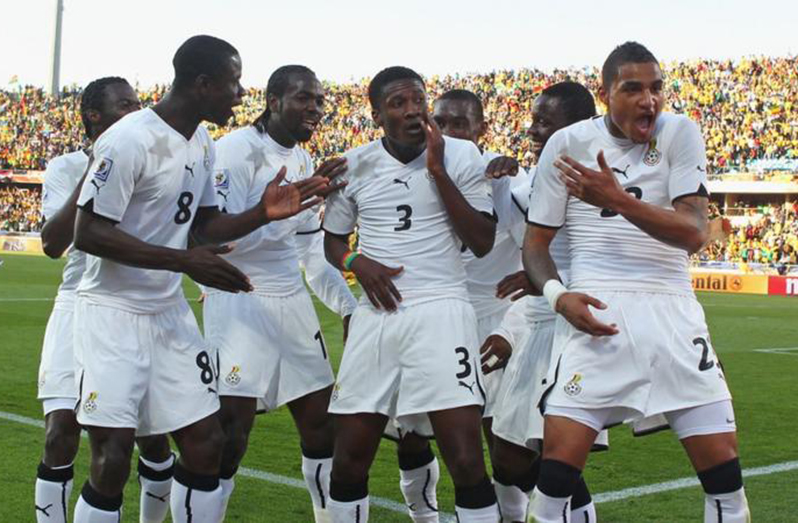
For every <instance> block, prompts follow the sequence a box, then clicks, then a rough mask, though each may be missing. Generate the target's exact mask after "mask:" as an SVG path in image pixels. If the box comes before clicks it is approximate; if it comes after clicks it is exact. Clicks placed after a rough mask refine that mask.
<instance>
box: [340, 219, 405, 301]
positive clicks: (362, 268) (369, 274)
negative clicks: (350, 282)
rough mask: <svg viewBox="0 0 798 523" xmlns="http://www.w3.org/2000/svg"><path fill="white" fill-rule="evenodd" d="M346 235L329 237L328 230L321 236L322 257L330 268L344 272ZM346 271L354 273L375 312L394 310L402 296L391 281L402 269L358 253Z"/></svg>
mask: <svg viewBox="0 0 798 523" xmlns="http://www.w3.org/2000/svg"><path fill="white" fill-rule="evenodd" d="M349 252H350V251H349V235H348V234H347V235H340V234H332V233H330V232H329V231H327V232H326V234H325V235H324V254H325V255H326V256H327V261H329V262H330V264H331V265H332V266H333V267H336V268H338V269H340V270H346V267H344V264H343V260H344V257H346V256H347V254H349ZM349 270H350V271H352V273H354V275H355V277H356V278H357V281H358V282H359V283H360V286H361V287H362V288H363V292H365V293H366V296H368V299H369V301H371V304H372V305H374V307H376V308H377V309H385V310H387V311H394V310H396V307H397V304H398V303H399V302H400V301H402V295H401V294H399V290H398V289H397V288H396V286H395V285H394V284H393V281H392V278H394V277H395V276H398V275H399V274H400V273H401V272H402V271H403V270H404V267H387V266H385V265H383V264H381V263H379V262H377V261H374V260H372V259H370V258H367V257H366V256H364V255H362V254H360V255H358V256H357V257H356V258H355V259H354V261H353V262H352V263H351V265H350V267H349Z"/></svg>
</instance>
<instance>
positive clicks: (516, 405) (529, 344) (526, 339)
mask: <svg viewBox="0 0 798 523" xmlns="http://www.w3.org/2000/svg"><path fill="white" fill-rule="evenodd" d="M554 329H555V320H554V318H551V319H550V320H546V321H539V322H534V323H530V324H529V328H528V329H527V331H526V332H525V333H524V335H523V337H521V339H520V340H519V343H518V345H517V346H516V347H514V348H513V355H512V357H511V358H510V361H509V363H508V364H507V368H506V369H505V372H504V380H503V381H502V386H501V389H500V390H499V393H498V396H497V398H496V410H495V411H494V416H493V433H494V434H495V435H496V436H498V437H500V438H501V439H503V440H506V441H509V442H510V443H514V444H515V445H518V446H520V447H526V448H529V449H531V450H534V451H536V452H540V450H541V447H540V442H541V441H542V440H543V415H542V414H541V412H540V407H539V403H540V398H541V397H542V395H543V393H544V391H545V390H546V375H547V374H548V372H549V367H550V365H551V361H552V343H553V341H554ZM556 356H557V355H554V358H555V360H556ZM607 445H608V434H607V431H606V430H603V431H601V433H600V434H599V435H598V437H597V438H596V447H595V448H596V449H606V448H607Z"/></svg>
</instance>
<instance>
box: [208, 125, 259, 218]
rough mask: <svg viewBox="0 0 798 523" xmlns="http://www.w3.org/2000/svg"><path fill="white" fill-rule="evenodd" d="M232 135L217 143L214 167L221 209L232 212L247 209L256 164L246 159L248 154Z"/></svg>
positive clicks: (217, 198) (217, 197) (215, 193)
mask: <svg viewBox="0 0 798 523" xmlns="http://www.w3.org/2000/svg"><path fill="white" fill-rule="evenodd" d="M232 138H233V137H232V136H231V137H230V138H228V139H224V138H223V139H221V140H220V141H219V142H217V144H216V163H215V164H214V168H213V186H214V187H213V189H214V196H215V199H216V204H217V205H218V206H219V209H222V210H223V211H225V212H228V213H231V214H238V213H240V212H244V211H246V210H247V199H248V198H249V191H250V187H251V186H252V180H253V179H254V177H255V166H254V164H253V163H252V162H249V161H247V160H246V158H245V157H246V154H244V153H242V152H241V151H240V150H239V148H238V147H236V143H235V141H234V140H233V139H232Z"/></svg>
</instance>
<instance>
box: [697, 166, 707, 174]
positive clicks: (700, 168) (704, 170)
mask: <svg viewBox="0 0 798 523" xmlns="http://www.w3.org/2000/svg"><path fill="white" fill-rule="evenodd" d="M695 168H696V169H698V170H699V171H701V172H702V173H705V172H707V170H706V169H704V168H703V167H701V166H700V165H696V167H695Z"/></svg>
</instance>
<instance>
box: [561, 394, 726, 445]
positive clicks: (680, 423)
mask: <svg viewBox="0 0 798 523" xmlns="http://www.w3.org/2000/svg"><path fill="white" fill-rule="evenodd" d="M546 415H547V416H562V417H565V418H569V419H572V420H574V421H577V422H579V423H581V424H582V425H585V426H588V427H590V428H591V429H593V430H602V427H611V426H613V425H617V424H619V423H621V422H622V421H623V420H624V419H625V418H626V417H627V416H628V415H629V412H628V409H626V408H623V407H615V408H613V407H607V408H603V409H580V408H573V407H551V408H550V409H548V410H547V411H546ZM659 416H661V417H662V419H663V421H664V423H665V425H664V426H661V427H659V428H668V426H670V428H671V429H672V430H673V432H675V433H676V437H678V438H679V439H684V438H689V437H691V436H706V435H708V434H722V433H725V432H735V431H736V430H737V425H736V423H735V420H734V408H733V407H732V402H731V400H728V399H727V400H721V401H716V402H715V403H709V404H706V405H698V406H697V407H688V408H686V409H679V410H674V411H671V412H664V413H662V414H660V415H658V417H659ZM646 433H650V431H649V432H646ZM637 435H641V434H639V433H638V434H637Z"/></svg>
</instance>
